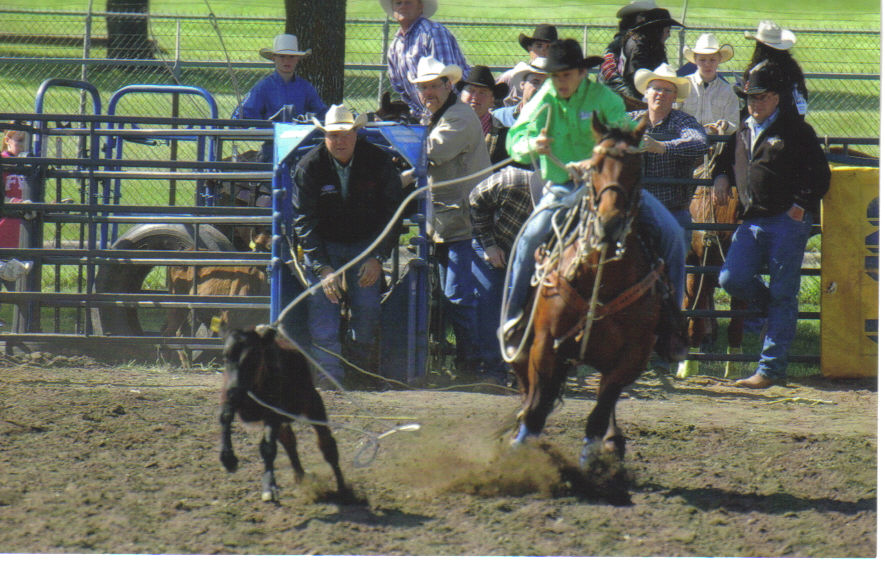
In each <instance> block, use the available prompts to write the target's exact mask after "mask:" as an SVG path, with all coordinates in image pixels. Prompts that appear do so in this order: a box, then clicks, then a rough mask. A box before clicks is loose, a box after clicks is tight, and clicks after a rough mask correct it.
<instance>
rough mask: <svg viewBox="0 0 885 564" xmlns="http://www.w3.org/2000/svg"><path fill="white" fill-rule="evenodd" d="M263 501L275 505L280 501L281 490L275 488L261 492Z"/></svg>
mask: <svg viewBox="0 0 885 564" xmlns="http://www.w3.org/2000/svg"><path fill="white" fill-rule="evenodd" d="M261 501H265V502H273V503H276V502H278V501H280V488H278V487H276V486H273V487H271V488H270V489H267V490H264V491H263V492H261Z"/></svg>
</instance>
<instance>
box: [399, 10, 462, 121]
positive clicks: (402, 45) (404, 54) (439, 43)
mask: <svg viewBox="0 0 885 564" xmlns="http://www.w3.org/2000/svg"><path fill="white" fill-rule="evenodd" d="M428 55H432V56H433V58H434V59H436V60H437V61H439V62H441V63H443V64H445V65H458V66H459V67H461V69H462V71H463V74H462V77H463V76H466V75H467V72H468V71H469V70H470V67H469V66H468V65H467V60H466V59H465V58H464V54H463V53H461V48H460V47H458V41H457V40H456V39H455V36H454V35H452V32H450V31H449V30H448V29H446V28H445V27H444V26H443V25H442V24H438V23H436V22H433V21H430V20H428V19H427V18H425V17H423V16H421V17H419V18H418V19H417V20H415V23H413V24H412V27H410V28H409V29H408V30H407V31H405V32H403V30H402V28H400V30H399V31H397V32H396V36H395V37H394V38H393V42H392V43H391V44H390V47H389V48H388V49H387V74H389V75H390V85H391V86H392V87H393V89H394V90H395V91H396V92H397V93H398V94H399V95H400V97H401V98H402V99H403V101H404V102H406V103H407V104H408V105H409V107H410V108H411V109H412V115H413V116H415V117H418V118H420V117H421V116H422V115H423V114H424V106H423V105H422V104H421V99H420V98H418V87H417V86H415V85H414V84H412V83H411V82H409V78H415V76H416V74H417V70H418V60H419V59H421V57H426V56H428Z"/></svg>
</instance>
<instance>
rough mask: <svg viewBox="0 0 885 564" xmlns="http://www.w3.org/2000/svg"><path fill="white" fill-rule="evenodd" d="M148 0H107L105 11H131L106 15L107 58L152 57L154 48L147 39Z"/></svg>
mask: <svg viewBox="0 0 885 564" xmlns="http://www.w3.org/2000/svg"><path fill="white" fill-rule="evenodd" d="M149 3H150V0H107V3H106V4H105V10H106V11H107V12H118V13H131V14H132V15H131V16H123V15H112V16H107V17H106V18H107V26H108V58H109V59H153V58H154V49H153V45H152V43H151V41H150V40H149V39H148V14H149V13H150V9H149V6H148V4H149Z"/></svg>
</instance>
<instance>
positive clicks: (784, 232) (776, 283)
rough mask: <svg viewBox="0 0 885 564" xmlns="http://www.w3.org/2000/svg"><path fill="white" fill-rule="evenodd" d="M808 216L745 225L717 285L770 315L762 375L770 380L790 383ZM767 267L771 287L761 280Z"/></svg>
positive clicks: (780, 217) (733, 242)
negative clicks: (789, 360) (790, 354)
mask: <svg viewBox="0 0 885 564" xmlns="http://www.w3.org/2000/svg"><path fill="white" fill-rule="evenodd" d="M808 215H809V214H806V216H805V219H804V220H803V221H796V220H794V219H792V218H791V217H789V216H788V215H787V214H786V212H785V213H782V214H780V215H776V216H774V217H761V218H753V219H747V220H744V222H743V223H742V224H741V225H740V226H738V228H737V229H736V230H735V232H734V236H733V237H732V239H731V247H729V249H728V254H727V255H726V257H725V264H724V265H723V266H722V270H721V271H720V272H719V284H720V285H721V286H722V288H723V289H724V290H725V291H726V292H728V293H729V294H730V295H732V296H734V297H736V298H738V299H741V300H745V301H746V302H748V303H749V304H750V306H751V307H754V308H758V309H760V310H762V311H767V312H768V331H767V332H766V334H765V335H764V338H765V341H764V342H763V344H762V354H761V356H760V358H759V368H758V372H759V373H761V374H762V375H764V376H765V377H767V378H771V379H772V380H778V379H783V378H785V377H786V373H787V352H788V349H789V348H790V343H792V342H793V337H795V336H796V320H797V318H798V312H799V298H798V295H799V284H800V281H801V273H800V269H801V268H802V258H803V256H804V254H805V244H806V243H807V242H808V235H809V233H810V232H811V219H810V218H809V217H808ZM764 266H767V267H768V272H769V281H768V284H767V285H766V284H765V282H764V281H763V280H762V277H761V276H760V274H759V273H760V272H761V270H762V268H763V267H764Z"/></svg>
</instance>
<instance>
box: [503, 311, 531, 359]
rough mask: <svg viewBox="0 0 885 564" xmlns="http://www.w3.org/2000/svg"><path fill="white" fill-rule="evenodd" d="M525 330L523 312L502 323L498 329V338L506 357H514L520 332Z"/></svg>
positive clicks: (520, 336)
mask: <svg viewBox="0 0 885 564" xmlns="http://www.w3.org/2000/svg"><path fill="white" fill-rule="evenodd" d="M524 328H525V312H524V311H520V312H519V314H518V315H517V316H516V317H514V318H512V319H508V320H507V321H505V322H504V324H503V325H502V326H501V328H500V329H499V338H500V339H501V343H502V344H503V345H504V347H503V348H504V351H505V353H506V354H507V356H511V357H512V356H514V355H516V352H517V348H518V347H519V343H520V341H521V340H522V331H523V329H524Z"/></svg>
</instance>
